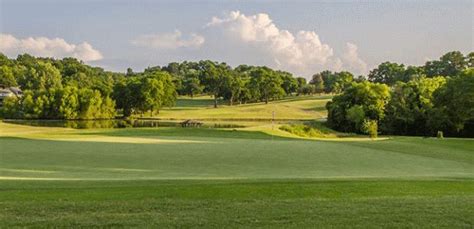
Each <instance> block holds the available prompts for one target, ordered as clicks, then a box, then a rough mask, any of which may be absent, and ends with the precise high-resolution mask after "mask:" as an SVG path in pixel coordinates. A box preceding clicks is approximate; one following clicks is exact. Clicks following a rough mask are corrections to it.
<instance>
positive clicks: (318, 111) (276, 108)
mask: <svg viewBox="0 0 474 229" xmlns="http://www.w3.org/2000/svg"><path fill="white" fill-rule="evenodd" d="M330 100H331V96H301V97H296V98H294V97H292V98H287V99H283V100H280V101H273V102H270V103H269V104H265V103H257V104H242V105H236V106H228V104H219V109H215V108H213V100H212V99H211V98H210V97H197V98H194V99H191V98H182V99H180V100H178V102H177V103H176V106H175V107H173V108H168V109H163V110H162V111H160V114H158V115H155V116H153V117H155V118H161V119H189V118H192V119H200V120H270V119H272V112H275V119H276V120H313V119H320V118H326V116H327V111H326V108H325V107H324V106H325V105H326V103H327V102H328V101H330Z"/></svg>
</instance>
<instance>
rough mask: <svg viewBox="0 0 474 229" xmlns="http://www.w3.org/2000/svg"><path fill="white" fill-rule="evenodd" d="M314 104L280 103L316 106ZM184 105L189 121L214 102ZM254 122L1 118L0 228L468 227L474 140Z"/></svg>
mask: <svg viewBox="0 0 474 229" xmlns="http://www.w3.org/2000/svg"><path fill="white" fill-rule="evenodd" d="M206 101H207V100H206ZM317 101H319V98H316V102H314V101H310V99H308V98H299V99H297V100H287V101H285V102H282V103H281V104H280V105H281V107H287V108H288V109H294V110H295V109H296V110H298V109H300V108H301V107H303V106H304V105H303V104H306V105H308V104H313V105H311V106H310V105H308V106H309V107H312V108H311V109H313V111H311V112H315V111H314V108H315V107H318V106H317V105H316V106H315V105H314V103H319V102H317ZM181 102H182V103H183V105H181V106H182V107H183V109H184V107H187V108H186V109H188V113H187V114H186V115H187V117H196V116H195V114H201V112H202V114H204V113H205V112H204V111H205V110H206V109H211V108H204V107H202V106H207V105H204V104H205V101H199V102H196V103H201V104H200V105H193V103H194V100H192V101H181ZM270 106H273V105H272V104H270V105H267V106H265V105H263V104H257V105H242V106H238V107H222V108H219V109H217V110H220V109H222V110H226V109H229V110H233V111H234V112H237V111H238V112H239V113H236V114H238V116H239V117H243V116H244V114H243V113H244V112H243V111H244V110H251V108H255V109H257V110H258V111H255V113H253V114H252V115H250V116H247V117H250V118H252V119H257V120H258V118H261V117H260V116H255V115H259V114H261V113H262V112H264V111H265V110H267V111H268V109H269V108H268V107H270ZM298 107H300V108H298ZM212 110H213V111H214V109H212ZM169 112H171V111H169ZM173 112H177V113H176V114H181V115H184V113H180V112H182V111H180V110H176V111H173ZM162 114H163V112H162ZM295 117H298V116H295ZM207 118H211V116H210V115H209V116H207ZM250 118H249V120H250ZM299 118H301V116H299V117H298V119H299ZM249 120H246V121H245V122H244V123H246V126H248V127H245V128H235V129H216V128H174V127H162V128H135V129H133V128H130V129H81V130H78V129H67V128H53V127H31V126H26V125H15V124H7V123H2V122H0V228H11V227H43V228H52V227H67V228H70V227H101V228H102V227H140V228H142V227H158V228H169V227H173V228H175V227H184V228H188V227H193V228H255V227H259V228H308V227H311V228H314V227H316V228H472V227H474V219H473V217H472V215H474V207H473V206H474V152H473V150H472V149H474V140H472V139H451V138H445V139H436V138H420V137H394V138H385V139H384V140H381V141H372V140H370V139H367V138H361V137H359V136H355V137H345V136H344V137H343V138H340V136H337V134H338V133H337V132H332V131H331V130H329V129H326V128H324V126H320V125H319V124H318V123H316V124H315V125H313V128H316V129H317V130H318V131H321V133H323V134H326V135H331V136H324V137H326V138H327V140H332V141H327V140H325V141H320V140H309V139H303V138H301V137H298V136H297V135H295V134H292V133H289V132H287V131H282V130H280V129H278V127H279V126H280V124H275V127H274V128H272V127H273V126H272V125H271V124H270V123H269V122H268V121H263V120H260V121H249ZM229 122H232V123H239V121H238V120H231V121H229ZM292 123H298V122H297V119H295V121H292ZM282 125H285V124H282ZM294 125H298V124H294ZM333 134H334V135H336V136H332V135H333ZM326 138H325V139H326Z"/></svg>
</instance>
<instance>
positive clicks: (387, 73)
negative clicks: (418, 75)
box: [368, 62, 409, 85]
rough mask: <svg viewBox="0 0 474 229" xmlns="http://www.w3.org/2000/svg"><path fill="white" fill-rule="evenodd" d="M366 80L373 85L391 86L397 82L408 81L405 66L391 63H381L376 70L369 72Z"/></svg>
mask: <svg viewBox="0 0 474 229" xmlns="http://www.w3.org/2000/svg"><path fill="white" fill-rule="evenodd" d="M368 79H369V80H370V81H372V82H375V83H384V84H387V85H393V84H395V82H397V81H403V82H408V80H409V78H407V76H406V75H405V66H404V65H403V64H397V63H391V62H384V63H381V64H380V65H379V66H378V67H377V68H375V69H373V70H372V71H370V73H369V75H368Z"/></svg>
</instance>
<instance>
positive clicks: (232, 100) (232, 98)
mask: <svg viewBox="0 0 474 229" xmlns="http://www.w3.org/2000/svg"><path fill="white" fill-rule="evenodd" d="M229 102H230V105H231V106H232V105H234V95H232V96H231V97H230V101H229Z"/></svg>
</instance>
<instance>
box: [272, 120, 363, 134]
mask: <svg viewBox="0 0 474 229" xmlns="http://www.w3.org/2000/svg"><path fill="white" fill-rule="evenodd" d="M279 129H280V130H283V131H286V132H288V133H291V134H294V135H297V136H300V137H307V138H337V137H350V136H355V135H353V134H346V133H340V132H337V131H334V130H332V129H330V128H328V127H326V126H325V125H324V124H323V123H321V122H317V121H308V122H304V123H290V124H284V125H281V126H280V127H279Z"/></svg>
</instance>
